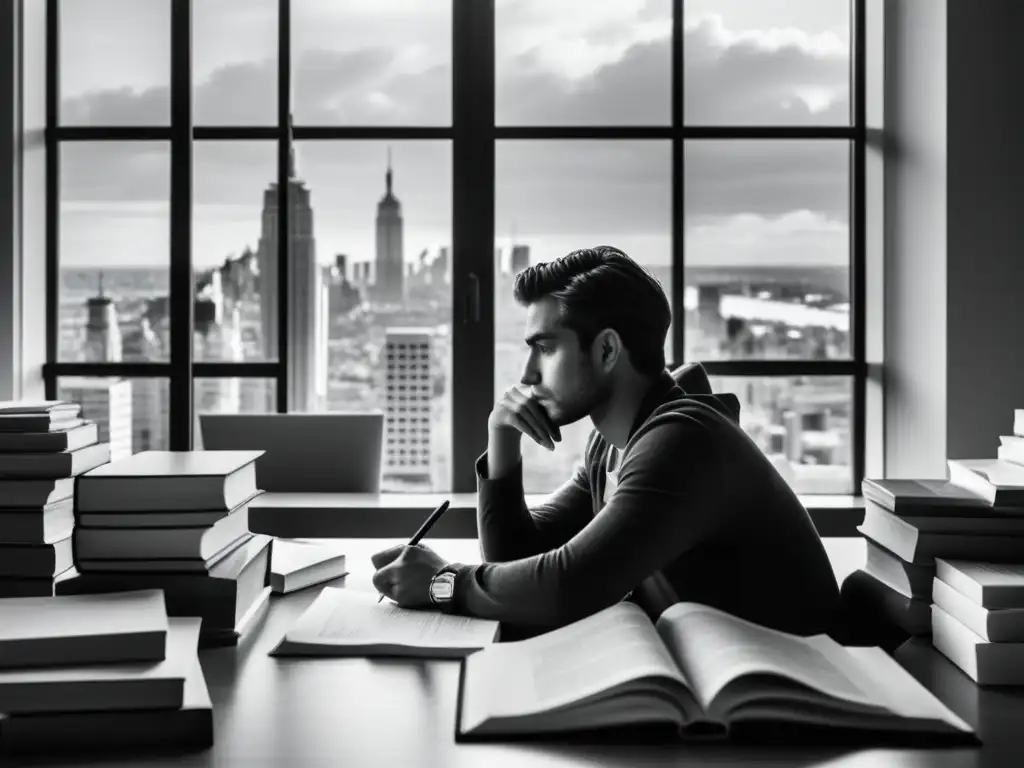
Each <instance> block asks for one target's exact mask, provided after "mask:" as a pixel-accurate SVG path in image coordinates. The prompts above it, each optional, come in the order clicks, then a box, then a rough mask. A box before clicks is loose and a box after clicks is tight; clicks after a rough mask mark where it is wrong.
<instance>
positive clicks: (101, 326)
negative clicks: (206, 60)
mask: <svg viewBox="0 0 1024 768" xmlns="http://www.w3.org/2000/svg"><path fill="white" fill-rule="evenodd" d="M86 307H87V310H88V317H87V318H86V321H85V362H87V363H118V362H120V361H121V328H120V326H119V325H118V324H117V309H116V308H115V307H114V301H113V299H111V298H110V297H109V296H106V295H104V293H103V273H102V272H100V285H99V294H98V295H97V296H92V297H90V298H89V299H87V300H86Z"/></svg>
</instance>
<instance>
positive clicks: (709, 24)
mask: <svg viewBox="0 0 1024 768" xmlns="http://www.w3.org/2000/svg"><path fill="white" fill-rule="evenodd" d="M683 8H684V14H685V16H684V26H685V31H684V38H683V69H684V76H683V80H684V84H683V109H684V120H685V121H686V122H687V123H688V124H691V125H693V124H701V125H848V124H849V122H850V39H851V38H850V0H814V2H807V0H686V1H685V2H684V3H683Z"/></svg>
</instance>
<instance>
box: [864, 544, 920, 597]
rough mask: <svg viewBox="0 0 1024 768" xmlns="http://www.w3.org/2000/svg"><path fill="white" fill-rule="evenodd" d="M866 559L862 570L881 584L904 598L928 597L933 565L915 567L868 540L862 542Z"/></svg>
mask: <svg viewBox="0 0 1024 768" xmlns="http://www.w3.org/2000/svg"><path fill="white" fill-rule="evenodd" d="M864 545H865V549H866V550H867V552H866V557H865V559H864V567H863V569H862V570H864V571H866V572H867V573H870V574H871V575H872V576H874V577H875V578H876V579H878V580H879V581H881V582H882V583H883V584H888V585H889V586H890V587H892V588H893V589H895V590H896V591H897V592H899V593H900V594H901V595H903V596H904V597H925V598H926V597H930V596H931V593H932V579H933V578H934V577H935V564H934V563H931V564H928V565H916V564H914V563H908V562H907V561H906V560H901V559H900V558H898V557H896V555H894V554H893V553H892V552H890V551H888V550H887V549H886V548H885V547H883V546H881V545H879V544H876V543H875V542H873V541H871V540H870V539H865V540H864Z"/></svg>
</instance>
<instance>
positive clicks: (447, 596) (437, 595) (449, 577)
mask: <svg viewBox="0 0 1024 768" xmlns="http://www.w3.org/2000/svg"><path fill="white" fill-rule="evenodd" d="M458 572H459V571H458V568H456V567H455V565H454V564H452V563H449V564H448V565H445V566H443V567H441V568H439V569H438V570H437V573H435V574H434V575H433V576H432V577H431V578H430V602H432V603H433V604H434V605H436V606H437V607H438V608H440V609H441V610H445V609H446V608H451V606H452V602H453V601H454V600H455V576H456V574H457V573H458Z"/></svg>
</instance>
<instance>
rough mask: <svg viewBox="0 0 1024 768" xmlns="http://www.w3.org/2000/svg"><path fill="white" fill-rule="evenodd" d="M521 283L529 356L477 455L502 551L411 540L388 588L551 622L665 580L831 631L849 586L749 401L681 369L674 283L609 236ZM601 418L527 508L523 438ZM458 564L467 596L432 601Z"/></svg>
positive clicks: (482, 512)
mask: <svg viewBox="0 0 1024 768" xmlns="http://www.w3.org/2000/svg"><path fill="white" fill-rule="evenodd" d="M514 292H515V298H516V300H517V301H518V302H519V303H520V304H523V305H525V306H526V309H527V326H528V328H527V336H526V343H527V345H528V347H529V354H528V357H527V360H526V366H525V369H524V371H523V375H522V380H521V382H520V384H518V385H516V386H513V387H511V388H510V389H508V390H507V391H506V392H505V393H504V394H503V395H502V397H501V398H500V399H499V400H498V402H497V403H495V405H494V408H493V410H492V411H491V414H490V417H489V420H488V427H489V432H488V441H487V452H486V453H485V454H484V455H483V456H481V457H480V458H479V459H478V461H477V465H476V470H477V478H478V494H479V498H478V502H479V503H478V508H477V524H478V528H479V536H480V542H481V550H482V554H483V556H484V563H483V564H480V565H464V564H460V563H451V564H450V563H446V562H445V561H444V559H442V558H441V557H440V556H438V555H437V553H435V552H433V551H432V550H431V549H429V547H425V546H422V545H418V546H414V547H408V546H398V547H393V548H391V549H388V550H385V551H383V552H380V553H378V554H376V555H374V557H373V564H374V567H375V568H377V569H378V570H377V572H376V573H375V575H374V579H373V583H374V586H375V587H376V588H377V589H378V590H380V591H381V592H382V593H383V594H385V595H388V596H390V597H392V598H393V599H394V600H396V601H397V602H398V603H399V604H400V605H404V606H408V607H418V606H430V605H431V603H432V602H433V603H434V604H436V605H438V607H440V608H441V609H442V610H445V611H451V612H455V613H460V614H465V615H471V616H478V617H481V618H487V619H497V620H499V621H501V622H503V623H505V624H508V625H511V626H514V627H532V628H534V629H535V630H536V631H543V630H546V629H551V628H554V627H557V626H560V625H564V624H567V623H569V622H572V621H575V620H577V619H580V618H583V617H585V616H587V615H589V614H591V613H594V612H596V611H598V610H600V609H602V608H605V607H607V606H609V605H612V604H613V603H615V602H618V601H620V600H622V599H623V598H625V597H628V596H630V595H631V593H632V592H633V591H634V590H636V589H637V588H638V587H639V586H640V585H641V584H642V583H646V582H648V580H649V579H650V578H654V577H657V578H659V579H661V583H665V582H666V581H667V584H668V586H669V587H670V588H671V589H670V594H671V592H672V591H674V596H675V597H677V598H678V599H679V600H684V601H694V602H700V603H705V604H708V605H712V606H715V607H717V608H720V609H722V610H725V611H728V612H730V613H733V614H735V615H738V616H741V617H743V618H746V619H749V620H751V621H754V622H757V623H759V624H763V625H767V626H771V627H775V628H777V629H781V630H783V631H787V632H794V633H797V634H804V635H807V634H814V633H818V632H825V631H828V630H829V629H830V628H831V627H832V626H833V621H834V618H835V611H836V610H837V607H838V600H839V593H838V589H837V586H836V581H835V577H834V575H833V572H832V569H831V566H830V564H829V561H828V558H827V556H826V554H825V551H824V547H823V546H822V543H821V540H820V539H819V537H818V535H817V532H816V531H815V529H814V526H813V524H812V523H811V520H810V518H809V516H808V515H807V512H806V510H804V508H803V506H802V505H801V504H800V502H799V500H798V499H797V497H796V495H795V494H794V493H793V491H792V490H791V489H790V487H789V486H788V485H787V483H786V482H785V481H784V480H783V478H782V477H781V476H780V475H779V473H778V472H777V471H776V469H775V468H774V466H773V465H772V464H771V463H770V462H769V461H768V460H767V458H766V457H765V456H764V455H763V454H762V453H761V451H760V449H758V447H757V446H756V445H755V444H754V443H753V442H752V441H751V440H750V439H749V438H748V437H747V435H746V434H745V433H744V432H743V430H742V429H741V428H740V426H739V423H738V404H737V402H738V401H737V400H736V398H735V397H734V396H731V395H723V396H716V395H688V394H686V393H685V392H683V390H682V389H681V388H680V387H679V386H678V385H677V384H676V383H675V381H674V380H673V378H672V376H671V374H670V373H668V371H666V370H665V358H664V352H663V349H664V343H665V335H666V333H667V332H668V330H669V327H670V324H671V312H670V309H669V304H668V300H667V298H666V297H665V294H664V292H663V291H662V289H661V286H660V284H659V283H658V282H657V280H655V279H654V278H653V277H652V276H651V275H650V274H649V273H648V272H647V271H646V270H645V269H643V268H642V267H640V266H639V265H638V264H636V262H634V261H633V260H632V259H630V258H629V257H628V256H626V255H625V254H624V253H622V252H621V251H619V250H618V249H616V248H611V247H608V246H602V247H598V248H593V249H584V250H579V251H574V252H573V253H570V254H568V255H567V256H564V257H562V258H560V259H557V260H555V261H552V262H549V263H544V264H538V265H534V266H531V267H529V268H527V269H525V270H523V271H522V272H520V273H519V274H518V275H517V276H516V282H515V289H514ZM730 406H731V407H730ZM585 416H589V417H590V419H591V421H592V422H593V424H594V430H593V431H592V432H591V436H590V439H589V440H588V444H587V448H586V452H585V459H584V462H583V464H582V466H580V467H578V468H577V470H576V471H575V474H574V475H573V477H572V478H571V479H570V480H568V481H567V482H566V483H565V484H564V485H562V486H561V487H560V488H559V489H558V490H557V491H556V492H555V493H554V494H553V495H552V496H551V497H550V498H549V499H548V500H547V502H546V503H544V504H543V505H541V506H539V507H535V508H534V509H527V506H526V504H525V501H524V494H523V482H522V457H521V453H520V444H521V439H522V437H523V436H524V435H525V436H526V437H527V438H529V439H531V440H534V441H536V442H537V443H539V444H540V445H542V446H545V447H547V448H548V449H554V447H555V443H556V442H558V441H559V440H560V439H561V436H560V431H559V427H561V426H564V425H566V424H571V423H573V422H575V421H577V420H579V419H582V418H583V417H585ZM448 574H452V575H448ZM441 578H446V579H448V581H449V583H452V582H453V584H454V591H453V594H451V597H450V598H449V597H448V595H446V594H444V593H443V590H442V591H437V592H435V595H434V597H433V599H432V597H431V584H432V582H433V583H435V584H437V583H438V581H439V579H441ZM438 596H440V597H438Z"/></svg>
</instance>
